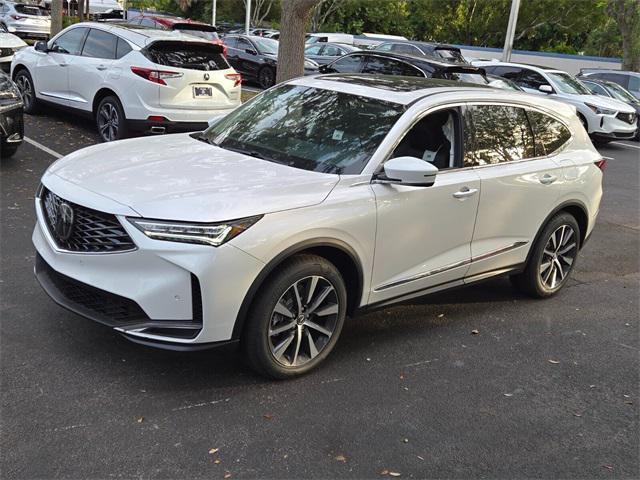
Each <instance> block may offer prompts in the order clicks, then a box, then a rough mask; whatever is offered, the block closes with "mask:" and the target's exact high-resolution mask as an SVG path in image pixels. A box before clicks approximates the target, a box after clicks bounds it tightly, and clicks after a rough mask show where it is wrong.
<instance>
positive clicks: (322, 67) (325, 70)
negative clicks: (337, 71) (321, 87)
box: [318, 65, 331, 73]
mask: <svg viewBox="0 0 640 480" xmlns="http://www.w3.org/2000/svg"><path fill="white" fill-rule="evenodd" d="M318 72H320V73H330V72H331V70H329V65H320V67H318Z"/></svg>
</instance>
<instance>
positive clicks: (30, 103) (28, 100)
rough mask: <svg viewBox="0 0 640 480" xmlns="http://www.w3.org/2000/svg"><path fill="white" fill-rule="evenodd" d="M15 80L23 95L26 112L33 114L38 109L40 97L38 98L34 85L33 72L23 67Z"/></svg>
mask: <svg viewBox="0 0 640 480" xmlns="http://www.w3.org/2000/svg"><path fill="white" fill-rule="evenodd" d="M14 81H15V83H16V85H17V86H18V90H20V94H21V95H22V101H23V103H24V112H25V113H28V114H29V115H33V114H34V113H36V112H37V111H38V99H37V98H36V90H35V88H34V86H33V79H32V78H31V74H30V73H29V72H28V71H27V70H26V69H24V68H22V69H20V70H18V73H16V74H15V77H14Z"/></svg>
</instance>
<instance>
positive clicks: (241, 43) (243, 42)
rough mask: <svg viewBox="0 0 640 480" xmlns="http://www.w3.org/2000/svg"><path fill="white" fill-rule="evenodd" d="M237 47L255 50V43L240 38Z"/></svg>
mask: <svg viewBox="0 0 640 480" xmlns="http://www.w3.org/2000/svg"><path fill="white" fill-rule="evenodd" d="M236 48H239V49H240V50H253V51H255V48H253V45H251V43H249V41H247V40H245V39H244V38H238V45H237V46H236Z"/></svg>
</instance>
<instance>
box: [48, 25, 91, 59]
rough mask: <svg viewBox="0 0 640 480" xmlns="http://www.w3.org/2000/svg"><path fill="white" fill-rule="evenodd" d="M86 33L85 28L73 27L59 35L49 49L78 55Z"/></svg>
mask: <svg viewBox="0 0 640 480" xmlns="http://www.w3.org/2000/svg"><path fill="white" fill-rule="evenodd" d="M86 33H87V29H86V28H73V29H71V30H69V31H68V32H66V33H63V34H62V35H61V36H59V37H58V38H57V39H56V41H55V42H54V44H53V45H52V47H51V50H53V51H54V52H58V53H67V54H69V55H79V54H80V51H81V50H82V42H83V41H84V36H85V34H86Z"/></svg>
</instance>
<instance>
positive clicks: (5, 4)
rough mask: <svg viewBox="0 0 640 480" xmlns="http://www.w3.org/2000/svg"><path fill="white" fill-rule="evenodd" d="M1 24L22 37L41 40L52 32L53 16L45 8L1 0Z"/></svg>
mask: <svg viewBox="0 0 640 480" xmlns="http://www.w3.org/2000/svg"><path fill="white" fill-rule="evenodd" d="M0 25H3V26H4V27H5V29H6V30H7V31H8V32H9V33H13V34H14V35H17V36H18V37H20V38H28V39H34V40H41V39H47V38H49V34H50V33H51V17H49V14H48V13H47V11H46V10H45V9H44V8H41V7H39V6H37V5H27V4H24V3H16V2H9V1H7V0H0Z"/></svg>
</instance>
